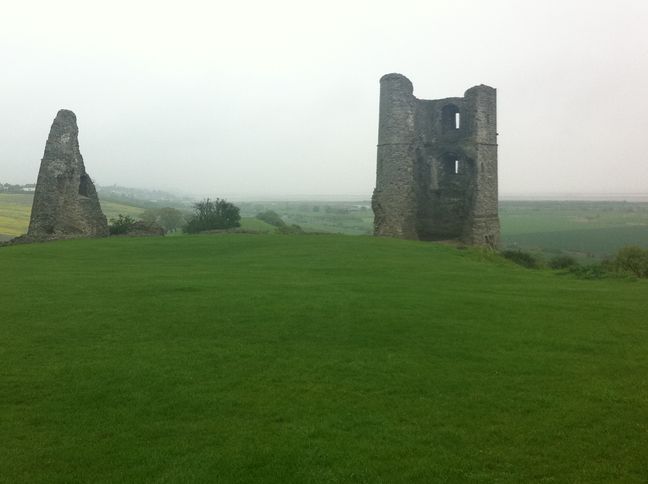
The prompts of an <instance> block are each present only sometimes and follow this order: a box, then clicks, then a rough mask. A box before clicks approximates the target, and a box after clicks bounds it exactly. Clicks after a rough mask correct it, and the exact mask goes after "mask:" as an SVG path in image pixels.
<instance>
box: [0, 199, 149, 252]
mask: <svg viewBox="0 0 648 484" xmlns="http://www.w3.org/2000/svg"><path fill="white" fill-rule="evenodd" d="M32 200H33V195H32V194H24V195H22V194H14V193H0V240H3V239H9V238H12V237H15V236H17V235H20V234H24V233H25V232H27V227H28V226H29V215H30V214H31V207H32ZM101 209H102V210H103V212H104V214H106V217H108V218H109V219H110V218H113V217H117V215H118V214H120V213H121V214H123V215H130V216H132V217H136V216H138V215H139V214H141V213H142V212H143V211H144V209H143V208H141V207H134V206H132V205H124V204H121V203H114V202H107V201H102V202H101Z"/></svg>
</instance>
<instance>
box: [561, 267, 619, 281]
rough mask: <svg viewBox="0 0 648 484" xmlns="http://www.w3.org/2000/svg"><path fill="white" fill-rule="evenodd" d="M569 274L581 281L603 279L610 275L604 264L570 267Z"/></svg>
mask: <svg viewBox="0 0 648 484" xmlns="http://www.w3.org/2000/svg"><path fill="white" fill-rule="evenodd" d="M569 272H570V273H572V274H574V275H575V276H576V277H579V278H580V279H603V278H605V277H607V276H608V275H609V273H608V271H607V270H606V268H605V266H604V265H603V264H590V265H586V266H580V265H573V266H570V267H569Z"/></svg>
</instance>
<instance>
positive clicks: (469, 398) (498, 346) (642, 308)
mask: <svg viewBox="0 0 648 484" xmlns="http://www.w3.org/2000/svg"><path fill="white" fill-rule="evenodd" d="M0 272H1V273H2V278H1V279H0V295H1V297H2V300H1V304H0V322H1V323H0V341H2V345H0V373H1V377H0V418H1V428H2V439H3V445H2V446H0V480H2V481H3V482H277V483H286V482H371V483H374V482H385V483H391V482H406V483H411V482H424V483H428V482H511V483H513V482H515V483H518V482H583V483H585V482H587V483H593V482H645V477H646V476H647V475H648V463H647V462H648V461H647V460H646V458H645V457H646V454H645V452H646V448H648V380H647V379H646V375H647V374H648V326H647V323H646V312H647V309H648V303H647V301H648V298H647V295H648V285H647V284H646V283H645V282H628V281H617V280H604V281H581V280H577V279H573V278H570V277H569V276H557V275H555V274H554V273H551V272H545V271H529V270H525V269H522V268H519V267H517V266H514V265H512V264H511V263H508V262H505V261H501V260H500V259H498V258H497V257H495V256H493V255H491V254H488V253H484V252H478V251H470V250H464V251H460V250H456V249H453V248H450V247H444V246H440V245H436V244H426V243H417V242H406V241H399V240H388V239H380V238H369V237H345V236H322V235H320V236H279V235H244V234H243V235H220V236H212V237H209V236H178V237H169V238H145V239H129V238H119V239H105V240H74V241H65V242H57V243H48V244H38V245H30V246H12V247H5V248H2V249H0Z"/></svg>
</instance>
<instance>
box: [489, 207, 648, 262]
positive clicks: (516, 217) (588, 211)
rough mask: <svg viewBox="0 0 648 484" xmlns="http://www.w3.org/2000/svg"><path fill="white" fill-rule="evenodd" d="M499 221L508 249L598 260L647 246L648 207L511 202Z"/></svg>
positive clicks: (504, 243) (503, 209) (501, 213)
mask: <svg viewBox="0 0 648 484" xmlns="http://www.w3.org/2000/svg"><path fill="white" fill-rule="evenodd" d="M500 218H501V223H502V242H503V245H504V246H508V247H518V248H521V249H525V250H538V251H541V252H547V253H557V252H567V253H573V254H575V255H580V256H583V257H596V258H598V257H602V256H605V255H611V254H613V253H615V252H616V251H617V250H618V249H619V248H621V247H623V246H624V245H640V246H644V247H648V203H628V202H542V201H533V202H512V201H506V202H502V203H501V204H500Z"/></svg>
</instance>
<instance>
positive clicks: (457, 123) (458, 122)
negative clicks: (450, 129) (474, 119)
mask: <svg viewBox="0 0 648 484" xmlns="http://www.w3.org/2000/svg"><path fill="white" fill-rule="evenodd" d="M460 127H461V113H455V129H459V128H460Z"/></svg>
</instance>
